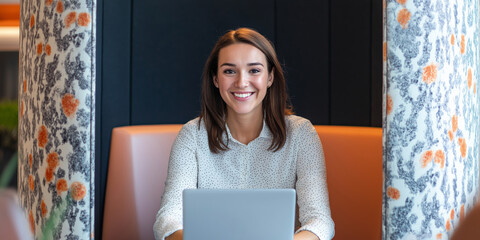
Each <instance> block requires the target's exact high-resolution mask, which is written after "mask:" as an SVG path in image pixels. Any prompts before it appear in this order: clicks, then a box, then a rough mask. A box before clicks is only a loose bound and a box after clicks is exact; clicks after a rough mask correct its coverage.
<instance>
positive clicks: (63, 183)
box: [57, 179, 68, 195]
mask: <svg viewBox="0 0 480 240" xmlns="http://www.w3.org/2000/svg"><path fill="white" fill-rule="evenodd" d="M66 191H68V184H67V180H65V179H59V180H58V182H57V194H58V195H60V194H62V192H66Z"/></svg>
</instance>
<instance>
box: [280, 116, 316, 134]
mask: <svg viewBox="0 0 480 240" xmlns="http://www.w3.org/2000/svg"><path fill="white" fill-rule="evenodd" d="M285 123H286V126H287V128H289V129H291V130H292V131H295V130H298V129H305V128H311V127H313V125H312V123H311V122H310V120H308V119H306V118H304V117H300V116H297V115H293V114H292V115H287V116H286V117H285Z"/></svg>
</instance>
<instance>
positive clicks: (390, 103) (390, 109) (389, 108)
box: [387, 94, 393, 115]
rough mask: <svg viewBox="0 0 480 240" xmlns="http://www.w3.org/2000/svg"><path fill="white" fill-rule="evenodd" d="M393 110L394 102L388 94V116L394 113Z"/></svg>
mask: <svg viewBox="0 0 480 240" xmlns="http://www.w3.org/2000/svg"><path fill="white" fill-rule="evenodd" d="M392 109H393V100H392V97H391V96H390V95H388V94H387V115H389V114H390V113H392Z"/></svg>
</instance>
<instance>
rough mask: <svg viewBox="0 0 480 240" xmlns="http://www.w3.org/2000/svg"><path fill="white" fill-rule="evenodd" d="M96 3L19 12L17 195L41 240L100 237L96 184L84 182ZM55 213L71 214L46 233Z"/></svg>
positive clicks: (32, 6) (60, 0) (47, 1)
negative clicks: (96, 228) (95, 232)
mask: <svg viewBox="0 0 480 240" xmlns="http://www.w3.org/2000/svg"><path fill="white" fill-rule="evenodd" d="M96 4H97V3H96V1H73V2H71V1H64V0H40V1H29V2H28V4H23V5H22V7H21V8H20V14H19V15H20V23H21V24H20V27H19V32H20V45H19V46H20V50H19V65H18V66H19V77H18V110H19V114H18V140H19V144H18V145H19V148H18V164H19V166H18V194H19V199H20V201H19V202H20V204H21V205H22V207H23V208H24V209H25V213H26V217H27V220H28V224H29V227H30V229H31V231H32V232H33V235H34V237H33V238H35V239H55V238H58V237H59V236H68V237H69V238H72V239H88V238H90V236H91V233H93V226H94V222H93V220H94V216H93V214H92V211H91V210H92V209H91V206H93V203H92V202H91V201H92V200H94V198H93V194H92V193H91V189H92V187H91V186H92V184H93V182H84V181H86V179H93V176H91V175H92V174H93V171H92V169H91V166H92V165H93V161H94V159H93V157H92V152H91V151H92V149H93V148H94V147H93V146H92V144H93V143H94V142H95V141H94V138H95V135H94V131H93V130H92V129H94V126H95V125H93V124H94V123H93V121H94V120H93V119H95V111H94V107H95V96H96V94H95V85H96V83H95V74H93V73H95V64H94V63H95V58H96V56H95V55H96V43H95V41H94V39H96V37H95V32H94V31H96V28H95V27H94V26H95V25H96V22H95V21H96V18H95V14H96V12H95V10H96V9H97V8H96ZM0 81H1V80H0ZM0 114H1V113H0ZM92 181H93V180H92ZM74 182H78V183H81V185H79V184H77V185H75V184H74V185H73V186H71V185H70V184H71V183H74ZM77 202H78V203H77ZM60 203H65V204H66V205H67V206H65V204H60ZM62 211H67V212H62ZM68 211H71V212H75V213H78V214H77V215H75V217H71V216H69V214H68ZM53 213H55V214H53ZM57 213H58V214H57ZM55 216H65V217H64V218H59V219H58V220H55V221H50V223H53V225H52V226H50V227H51V228H50V229H49V230H48V231H44V228H45V225H46V223H47V221H49V220H50V217H55ZM62 226H68V228H66V227H62ZM35 229H36V230H35ZM44 234H46V235H44ZM0 239H2V236H0Z"/></svg>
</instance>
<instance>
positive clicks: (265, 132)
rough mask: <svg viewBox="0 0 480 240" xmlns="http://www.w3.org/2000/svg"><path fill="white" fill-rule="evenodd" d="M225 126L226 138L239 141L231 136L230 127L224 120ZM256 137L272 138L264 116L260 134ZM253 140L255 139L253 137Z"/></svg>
mask: <svg viewBox="0 0 480 240" xmlns="http://www.w3.org/2000/svg"><path fill="white" fill-rule="evenodd" d="M225 128H226V129H227V137H228V139H229V140H232V141H234V142H236V143H240V142H238V141H237V140H236V139H235V138H233V137H232V133H231V132H230V128H228V124H227V123H226V122H225ZM257 138H266V139H268V138H272V132H271V131H270V128H269V127H268V126H267V124H266V123H265V118H263V126H262V131H260V135H258V137H257ZM257 138H256V139H257ZM253 141H255V139H254V140H253Z"/></svg>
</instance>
